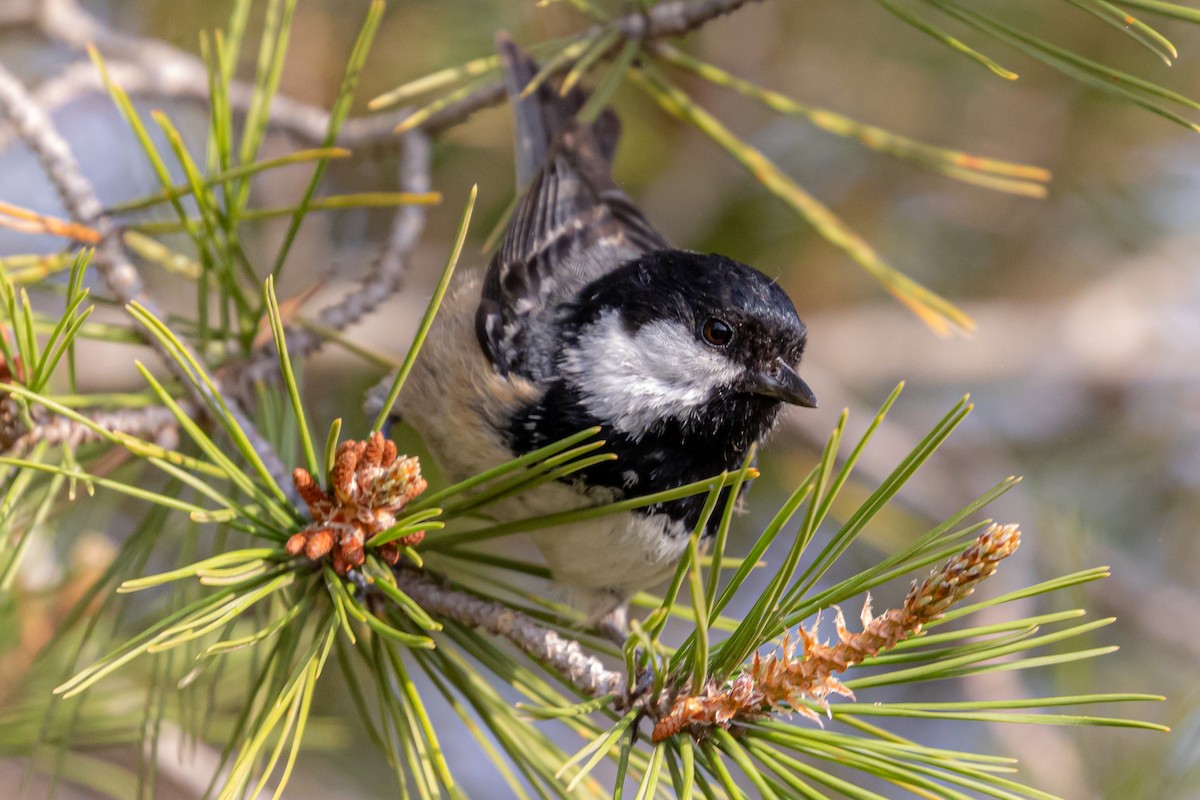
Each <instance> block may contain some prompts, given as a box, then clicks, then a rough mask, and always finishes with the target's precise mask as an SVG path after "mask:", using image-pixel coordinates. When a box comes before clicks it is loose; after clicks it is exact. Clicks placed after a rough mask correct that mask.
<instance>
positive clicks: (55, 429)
mask: <svg viewBox="0 0 1200 800" xmlns="http://www.w3.org/2000/svg"><path fill="white" fill-rule="evenodd" d="M180 406H181V408H182V409H183V411H184V413H186V414H188V415H189V416H196V415H197V414H198V411H199V409H197V408H196V406H195V405H194V404H193V403H190V402H188V401H184V402H183V403H181V404H180ZM82 413H83V414H84V415H85V416H87V418H88V419H89V420H91V422H92V424H93V425H95V426H97V427H99V428H102V429H103V430H105V431H108V432H110V433H126V434H129V435H131V436H136V437H137V438H139V439H144V440H147V441H153V442H156V443H157V444H159V445H160V446H162V447H163V448H165V449H167V450H173V449H175V448H176V447H177V445H178V435H179V425H178V421H177V420H176V419H175V415H174V413H173V412H172V411H171V410H170V409H168V408H166V407H165V406H148V407H146V408H131V409H118V410H114V411H108V410H97V411H90V412H89V411H85V412H82ZM3 417H4V414H3V412H2V411H0V420H2V419H3ZM104 438H105V437H104V436H103V435H102V434H101V433H99V432H97V431H96V430H95V429H93V428H92V427H90V426H88V425H84V424H83V423H81V422H78V421H77V420H73V419H71V418H69V417H63V416H59V415H57V414H44V415H42V416H41V417H40V418H38V419H36V420H35V422H34V425H33V427H31V428H29V429H28V430H21V431H20V432H19V434H18V435H16V436H6V434H5V431H4V429H3V426H2V425H0V453H6V452H10V453H12V454H14V455H17V456H20V455H22V454H24V453H27V452H29V449H30V448H31V447H33V446H34V445H35V444H37V443H38V442H46V443H48V444H52V445H60V444H63V445H67V446H69V447H71V448H76V447H79V446H80V445H84V444H88V443H89V442H98V441H102V440H104Z"/></svg>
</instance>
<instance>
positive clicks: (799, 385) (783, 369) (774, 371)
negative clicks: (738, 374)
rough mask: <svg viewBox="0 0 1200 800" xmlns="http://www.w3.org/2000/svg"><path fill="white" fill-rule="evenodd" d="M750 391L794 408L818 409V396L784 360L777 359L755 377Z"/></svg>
mask: <svg viewBox="0 0 1200 800" xmlns="http://www.w3.org/2000/svg"><path fill="white" fill-rule="evenodd" d="M750 391H752V392H753V393H754V394H760V395H763V396H765V397H774V398H775V399H777V400H782V401H783V402H785V403H791V404H792V405H794V406H804V407H805V408H816V407H817V396H816V395H815V394H813V392H812V389H810V388H808V384H807V383H805V382H804V380H803V379H802V378H801V377H800V376H799V375H797V374H796V370H794V369H792V366H791V365H790V364H788V363H787V362H786V361H784V360H783V359H782V358H777V359H775V361H774V362H773V363H771V365H770V366H768V367H767V368H766V369H764V370H763V371H762V372H760V373H758V375H756V376H755V377H754V379H753V383H752V385H751V386H750Z"/></svg>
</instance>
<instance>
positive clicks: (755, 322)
mask: <svg viewBox="0 0 1200 800" xmlns="http://www.w3.org/2000/svg"><path fill="white" fill-rule="evenodd" d="M564 328H565V332H566V336H565V337H564V345H563V350H562V352H561V354H560V357H559V362H560V367H561V371H562V374H563V375H564V376H565V379H566V381H567V382H568V383H569V384H570V385H571V386H572V388H573V389H574V390H575V391H576V392H577V393H578V396H579V397H580V398H581V400H582V402H583V405H584V406H585V407H586V408H587V410H588V412H589V413H590V414H591V416H593V417H594V418H595V419H597V420H599V421H601V422H602V423H605V424H607V425H610V426H611V427H612V428H613V429H615V430H618V431H620V432H622V433H624V434H626V435H628V436H630V437H631V438H634V439H637V438H641V437H642V436H644V435H645V434H647V433H649V432H651V431H655V430H661V429H662V427H663V426H664V425H665V424H667V423H670V422H679V423H683V424H685V425H687V426H689V427H695V426H704V425H706V424H710V423H711V424H712V425H713V428H714V430H715V429H719V428H723V427H725V426H726V424H733V425H735V426H736V425H738V424H739V423H741V422H742V420H738V419H731V418H730V417H737V416H739V415H744V416H745V417H746V419H745V420H744V422H745V424H746V425H747V426H752V427H762V425H763V424H766V425H769V424H770V422H771V421H773V420H774V418H775V415H776V413H777V412H778V410H779V408H780V406H781V404H783V403H790V404H793V405H800V406H807V407H810V408H811V407H815V406H816V404H817V401H816V397H815V396H814V395H813V393H812V391H811V390H810V389H809V388H808V386H807V384H805V382H804V381H803V380H802V379H801V378H800V376H799V375H798V374H797V372H796V369H797V367H798V366H799V363H800V356H801V354H802V353H803V351H804V345H805V341H806V339H807V329H806V328H805V325H804V323H803V322H801V321H800V318H799V316H797V314H796V309H795V307H794V306H793V305H792V301H791V300H790V299H789V298H788V296H787V294H786V293H785V292H784V291H783V290H782V289H781V288H780V287H779V286H778V285H777V284H776V283H775V282H774V281H772V280H771V279H769V278H768V277H767V276H765V275H763V274H762V273H761V272H758V271H757V270H755V269H752V268H751V267H748V266H746V265H745V264H741V263H739V262H737V261H734V260H732V259H729V258H725V257H724V256H718V255H703V254H699V253H691V252H685V251H679V250H662V251H658V252H654V253H650V254H648V255H646V256H644V257H642V258H639V259H637V260H635V261H631V262H628V263H626V264H624V265H622V266H621V267H620V268H618V269H616V270H614V271H612V272H610V273H608V274H606V275H605V276H604V277H602V278H600V279H598V280H596V281H594V282H593V283H592V284H590V285H589V286H587V287H586V288H585V289H584V290H583V291H582V292H581V293H580V296H579V300H578V301H577V302H576V303H575V304H573V305H572V306H571V307H570V308H569V309H568V310H567V312H566V318H565V320H564ZM714 415H715V416H718V417H721V418H717V419H714V418H713V417H714Z"/></svg>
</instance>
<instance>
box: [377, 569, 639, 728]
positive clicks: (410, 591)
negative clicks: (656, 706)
mask: <svg viewBox="0 0 1200 800" xmlns="http://www.w3.org/2000/svg"><path fill="white" fill-rule="evenodd" d="M396 584H397V585H398V586H399V587H400V589H401V590H402V591H403V592H404V593H405V594H407V595H408V596H409V597H411V598H412V599H413V600H415V601H416V602H417V604H418V605H420V606H421V608H423V609H425V610H426V611H428V612H429V613H431V614H433V615H435V616H439V617H442V618H443V619H450V620H454V621H455V622H460V623H462V624H464V625H469V626H471V627H472V628H479V629H481V630H484V631H487V632H488V633H490V634H492V635H494V636H501V637H503V638H505V639H507V640H508V641H510V642H512V643H513V644H514V645H516V646H517V648H519V649H520V650H521V652H523V653H525V654H526V655H528V656H530V657H532V658H534V659H536V660H537V661H540V662H541V663H543V664H545V665H547V666H548V667H550V668H551V669H553V670H554V671H555V672H557V673H558V674H560V675H561V676H562V677H563V678H565V679H566V680H568V681H569V682H570V683H571V685H572V686H574V687H575V688H576V689H578V690H579V691H580V693H582V694H584V695H586V696H588V697H599V696H601V695H607V694H612V695H616V696H617V697H618V698H621V697H623V696H624V691H625V685H626V679H625V675H624V674H622V673H620V672H615V671H613V670H610V669H609V668H608V667H606V666H604V663H603V662H602V661H601V660H600V659H598V658H596V657H595V656H592V655H588V654H587V653H585V652H583V649H582V648H581V647H580V646H579V642H577V641H575V640H573V639H564V638H563V637H562V636H559V635H558V633H556V632H555V631H552V630H550V629H549V628H546V627H544V626H542V625H540V624H538V623H537V622H536V621H534V620H533V619H532V618H531V617H528V616H526V615H525V614H522V613H521V612H519V611H514V610H513V609H511V608H509V607H508V606H506V605H503V604H502V603H498V602H495V601H491V600H483V599H480V598H478V597H475V596H474V595H471V594H467V593H466V592H461V591H457V590H455V589H451V588H448V587H446V586H443V585H442V584H440V583H438V582H436V581H435V580H434V579H433V578H431V577H429V575H427V574H426V573H424V572H418V571H416V570H412V569H402V570H398V571H397V572H396ZM619 704H620V701H619V700H618V701H615V705H619Z"/></svg>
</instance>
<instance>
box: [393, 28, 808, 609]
mask: <svg viewBox="0 0 1200 800" xmlns="http://www.w3.org/2000/svg"><path fill="white" fill-rule="evenodd" d="M497 46H498V48H499V51H500V57H501V61H502V64H503V67H504V70H505V81H506V87H507V90H508V94H509V97H510V99H511V102H512V105H513V109H514V114H515V117H516V133H515V135H516V146H517V177H518V186H524V187H526V189H525V192H524V194H523V196H522V197H521V199H520V201H519V203H518V205H517V206H516V209H515V211H514V213H513V216H512V219H511V221H510V222H509V225H508V228H507V231H506V233H505V236H504V239H503V243H502V244H501V246H500V249H499V251H498V252H497V253H496V255H495V257H494V258H493V259H492V261H491V264H490V266H489V267H488V269H487V272H486V274H484V275H483V276H482V277H481V276H479V275H468V276H465V277H464V278H462V279H461V280H459V279H456V280H459V283H458V285H457V287H455V288H453V289H452V292H451V294H450V296H449V297H448V298H447V300H446V302H445V303H444V305H443V307H442V309H441V311H440V313H439V316H438V317H437V319H436V320H435V322H434V325H433V328H432V329H431V331H430V333H429V336H428V338H427V340H426V342H425V344H424V347H423V349H422V351H421V354H420V357H419V358H418V360H417V363H416V365H415V367H414V369H413V372H412V374H411V375H410V376H409V378H408V380H407V382H406V384H405V387H404V389H403V391H402V393H401V395H400V402H399V404H398V407H397V410H398V411H399V412H400V414H401V415H402V416H403V418H404V419H406V420H407V421H409V422H410V423H411V424H412V425H413V426H414V427H415V428H416V430H417V431H418V432H419V433H420V434H421V435H422V437H423V438H424V440H425V442H426V444H427V445H428V446H429V448H430V450H431V451H432V452H433V454H434V455H435V457H436V458H437V459H438V460H439V461H440V463H441V465H442V466H443V467H444V468H445V470H446V472H447V473H448V477H449V478H450V479H452V480H461V479H463V478H466V477H468V476H470V475H473V474H476V473H478V472H481V471H483V470H485V469H488V468H490V467H494V466H496V465H497V464H500V463H502V462H505V461H508V460H510V459H512V458H513V457H515V456H517V455H520V454H523V453H527V452H529V451H531V450H534V449H536V448H538V447H541V446H543V445H546V444H550V443H552V442H555V441H557V440H559V439H561V438H563V437H566V436H568V435H570V434H573V433H576V432H578V431H580V430H583V429H585V428H588V427H590V426H594V425H598V426H600V428H601V429H602V433H601V436H602V437H603V438H604V439H605V440H606V441H607V449H608V450H609V451H611V452H612V453H615V454H616V456H617V458H616V460H614V461H606V462H603V463H600V464H597V465H595V466H592V467H590V468H588V469H585V470H583V471H582V472H579V473H576V474H574V475H571V476H570V477H569V478H568V479H567V480H566V481H564V482H558V483H549V484H543V485H542V486H540V487H538V488H537V489H534V490H531V491H529V492H525V493H523V494H520V495H518V496H516V497H513V498H510V499H507V500H505V501H504V502H502V503H501V504H499V505H498V506H492V507H490V511H491V513H493V514H495V515H496V516H498V517H501V518H504V519H510V520H516V519H522V518H525V517H529V516H534V515H541V514H549V513H554V512H559V511H564V510H568V509H574V508H579V507H583V506H589V505H593V504H596V503H600V502H604V501H609V500H614V499H619V498H623V497H634V496H638V495H645V494H649V493H652V492H657V491H660V490H664V489H670V488H673V487H676V486H680V485H682V484H685V483H689V482H692V481H697V480H702V479H704V478H707V477H710V476H712V475H715V474H717V473H720V472H721V471H722V470H732V469H738V468H739V467H740V466H741V464H742V463H743V461H744V459H745V458H746V455H747V453H748V451H749V449H750V447H751V446H752V445H754V444H756V443H758V442H761V441H762V440H763V439H764V438H765V437H766V436H767V434H768V433H769V432H770V430H771V428H772V427H773V425H774V423H775V419H776V417H777V415H778V414H779V411H780V408H781V405H782V404H783V403H791V404H794V405H800V406H808V407H815V406H816V404H817V402H816V398H815V397H814V396H813V393H812V391H811V390H810V389H809V388H808V386H807V385H806V384H805V383H804V381H803V380H801V378H800V376H799V375H797V373H796V367H797V366H798V364H799V361H800V356H801V353H802V352H803V350H804V345H805V339H806V336H807V332H806V329H805V326H804V323H803V322H801V321H800V318H799V317H798V316H797V315H796V310H795V308H794V307H793V306H792V302H791V300H789V299H788V296H787V295H786V294H785V293H784V291H783V290H782V289H781V288H779V286H778V285H777V284H776V283H775V282H774V281H772V280H771V279H769V278H767V277H766V276H765V275H763V274H762V273H760V272H758V271H756V270H754V269H751V268H750V267H748V266H746V265H744V264H740V263H738V262H737V261H734V260H732V259H729V258H726V257H724V256H719V255H704V254H701V253H693V252H688V251H685V250H677V249H674V248H672V247H671V246H670V245H669V244H668V243H667V242H666V241H665V240H664V239H663V237H662V236H661V235H660V234H659V233H658V232H657V231H655V230H654V228H653V227H651V225H650V223H649V222H647V221H646V219H645V217H643V216H642V214H641V212H640V211H638V209H637V208H636V207H635V206H634V205H633V203H632V202H631V201H630V199H629V198H628V197H627V196H626V195H625V194H624V193H623V192H622V191H621V190H620V189H619V188H617V185H616V184H615V183H614V181H613V178H612V174H611V167H612V158H613V153H614V150H615V148H616V144H617V139H618V137H619V123H618V122H617V120H616V117H615V115H614V114H613V113H612V111H611V110H606V111H605V112H604V113H603V114H601V115H600V116H599V118H598V119H597V120H596V121H595V122H593V123H591V124H583V123H581V122H579V121H577V120H576V119H575V117H576V114H577V112H578V111H579V110H580V108H581V106H582V104H583V102H584V101H585V100H586V95H585V94H584V93H583V92H582V91H579V90H573V91H571V92H569V93H568V94H567V95H566V96H563V95H562V94H561V93H560V91H559V88H558V87H557V86H554V85H551V83H549V82H548V83H544V84H542V85H541V86H540V87H539V88H537V89H536V90H535V91H532V92H529V93H528V94H527V95H526V96H524V97H522V92H523V90H524V89H525V88H526V86H527V85H528V84H529V83H530V81H531V80H532V79H533V77H534V76H535V74H536V73H537V71H538V66H537V64H536V63H535V62H534V61H533V60H532V59H530V58H529V57H528V56H527V55H526V54H525V53H524V52H523V51H521V50H520V49H519V48H518V47H517V46H516V45H515V44H513V43H512V41H511V40H510V39H508V37H507V36H504V35H501V36H500V37H499V38H498V40H497ZM704 499H705V498H704V496H703V495H700V496H696V497H690V498H687V499H683V500H677V501H673V502H669V503H662V504H659V505H655V506H650V507H648V508H644V509H640V510H637V511H634V512H630V513H626V514H621V515H612V516H606V517H602V518H599V519H595V520H591V521H587V522H584V523H579V524H574V525H568V526H562V527H558V528H553V529H549V530H544V531H538V532H535V533H533V534H531V535H532V536H533V539H534V541H535V543H536V545H537V547H538V548H539V550H540V551H541V553H542V554H543V556H544V557H545V559H546V561H547V562H548V564H549V566H550V569H551V571H552V573H553V576H554V579H555V582H556V583H557V584H559V585H561V586H562V587H564V588H565V589H566V590H567V592H568V594H569V597H568V600H569V601H570V602H572V603H573V604H574V605H575V606H576V607H578V608H580V609H581V610H582V611H583V612H584V613H585V614H587V615H588V617H589V618H590V619H591V620H593V621H596V620H599V619H601V618H602V617H606V618H607V620H608V622H609V625H610V627H611V626H612V625H618V626H623V614H624V608H625V604H626V602H627V600H628V598H629V597H630V596H631V595H632V594H633V593H634V592H636V591H638V590H640V589H643V588H646V587H648V586H650V585H652V584H654V583H655V582H657V581H659V580H661V579H662V578H663V577H665V576H666V575H669V574H670V572H671V570H673V569H674V567H675V564H676V563H677V562H678V559H679V557H680V555H681V554H682V552H683V551H684V549H685V548H686V546H687V541H688V534H689V532H690V531H691V530H692V529H693V528H694V526H695V525H696V523H697V522H698V520H699V516H700V514H701V512H702V507H703V505H704ZM710 527H711V526H710Z"/></svg>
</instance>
